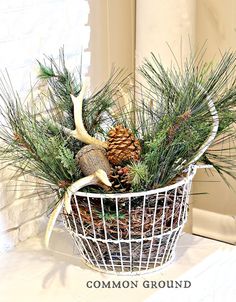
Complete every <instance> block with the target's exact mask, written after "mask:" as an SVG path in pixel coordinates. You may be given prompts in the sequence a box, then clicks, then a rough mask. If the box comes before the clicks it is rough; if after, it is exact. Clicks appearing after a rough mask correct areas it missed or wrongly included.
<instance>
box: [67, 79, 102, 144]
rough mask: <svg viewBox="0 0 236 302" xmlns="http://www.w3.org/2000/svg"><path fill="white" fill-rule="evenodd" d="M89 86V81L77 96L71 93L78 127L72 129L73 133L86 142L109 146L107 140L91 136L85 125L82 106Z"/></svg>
mask: <svg viewBox="0 0 236 302" xmlns="http://www.w3.org/2000/svg"><path fill="white" fill-rule="evenodd" d="M87 86H88V84H87V82H85V83H84V84H83V86H82V88H81V91H80V93H79V95H78V96H77V97H75V96H73V95H71V98H72V101H73V104H74V119H75V127H76V128H75V130H72V131H71V135H72V136H73V137H75V138H77V139H78V140H80V141H82V142H84V143H86V144H93V145H99V146H101V147H103V148H107V143H106V142H102V141H100V140H98V139H96V138H95V137H92V136H90V135H89V134H88V132H87V131H86V129H85V127H84V123H83V117H82V108H83V99H84V95H85V93H86V90H87Z"/></svg>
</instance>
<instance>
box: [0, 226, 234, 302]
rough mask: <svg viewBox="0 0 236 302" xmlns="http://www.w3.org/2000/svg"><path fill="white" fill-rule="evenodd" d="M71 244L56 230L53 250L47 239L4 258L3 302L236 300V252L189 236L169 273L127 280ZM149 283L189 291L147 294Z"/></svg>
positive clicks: (0, 273)
mask: <svg viewBox="0 0 236 302" xmlns="http://www.w3.org/2000/svg"><path fill="white" fill-rule="evenodd" d="M72 246H73V244H71V239H70V237H69V236H68V235H67V233H66V232H64V231H63V230H60V229H57V230H56V231H54V233H53V235H52V239H51V243H50V249H49V250H45V249H44V248H43V246H42V237H35V238H31V239H28V240H26V241H25V242H22V243H21V244H20V245H19V246H18V247H17V248H16V249H15V250H14V251H11V252H9V253H5V254H2V255H0V302H15V301H17V302H32V301H34V302H42V301H43V302H52V301H55V302H62V301H63V302H65V301H66V302H80V301H81V302H90V301H94V302H100V301H104V302H106V301H109V302H110V301H112V302H116V301H136V302H150V301H158V302H162V301H165V302H166V301H175V302H178V301H181V302H185V301H186V302H187V301H188V302H193V301H196V302H199V301H201V302H213V301H214V302H222V301H224V302H232V301H235V297H236V287H235V272H236V247H234V246H232V245H229V244H225V243H222V242H218V241H214V240H209V239H205V238H202V237H198V236H193V235H189V234H184V235H182V236H181V238H180V241H179V244H178V248H177V255H176V260H175V261H174V263H173V264H172V265H170V266H168V267H167V268H166V269H165V270H163V271H160V272H157V273H152V274H146V275H142V276H141V277H137V276H133V277H124V276H122V277H121V276H120V277H118V276H114V275H105V274H102V273H99V272H96V271H93V270H91V269H89V268H88V267H87V266H86V265H85V264H83V263H82V262H81V260H80V259H79V257H78V256H76V255H75V252H73V249H72ZM89 280H91V281H95V280H99V281H102V280H104V281H109V280H111V281H118V280H121V281H124V280H138V282H139V283H138V284H139V286H138V288H134V289H132V288H130V289H95V288H93V289H88V288H87V287H86V283H87V281H89ZM144 280H151V281H152V280H153V281H158V280H189V281H191V283H192V286H191V288H189V289H174V290H173V289H146V288H143V287H142V283H143V281H144Z"/></svg>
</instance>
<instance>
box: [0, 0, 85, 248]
mask: <svg viewBox="0 0 236 302" xmlns="http://www.w3.org/2000/svg"><path fill="white" fill-rule="evenodd" d="M88 14H89V4H88V2H87V1H86V0H40V1H36V0H21V1H19V0H6V1H3V0H2V1H0V21H1V26H0V69H1V70H3V69H4V68H7V70H8V71H9V73H10V76H11V79H12V82H13V85H14V87H15V88H16V89H17V90H18V91H19V92H20V93H21V95H23V96H24V95H25V94H26V91H27V90H28V88H29V87H30V78H32V81H34V79H35V77H36V74H37V64H36V59H41V60H42V59H43V54H47V55H54V56H55V57H56V56H57V55H58V50H59V48H60V47H61V46H63V45H64V47H65V53H66V57H67V59H68V65H69V66H75V65H79V63H80V53H81V50H82V49H84V53H83V66H84V73H86V72H87V70H88V66H89V61H90V54H89V52H88V51H86V48H87V47H88V43H89V36H90V28H89V26H87V25H86V24H87V22H88ZM26 188H27V187H26V186H24V188H23V190H22V188H21V183H20V182H15V181H13V182H11V183H9V172H6V171H2V173H1V175H0V251H4V250H7V249H9V248H11V247H12V246H13V245H15V244H16V243H17V242H19V241H21V240H25V239H26V238H28V237H30V236H33V235H35V234H37V233H38V232H40V231H41V230H42V229H43V228H44V226H45V216H44V215H42V213H44V212H45V210H46V209H47V206H48V204H47V201H46V200H40V199H38V198H37V199H35V198H34V199H33V198H30V197H26V195H28V194H29V193H30V192H31V191H32V190H31V191H28V190H26Z"/></svg>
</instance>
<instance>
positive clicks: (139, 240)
mask: <svg viewBox="0 0 236 302" xmlns="http://www.w3.org/2000/svg"><path fill="white" fill-rule="evenodd" d="M195 171H196V168H195V167H194V166H191V167H190V170H189V173H188V175H187V176H186V177H185V178H184V179H183V180H181V181H179V182H177V183H176V184H174V185H171V186H168V187H164V188H161V189H156V190H152V191H147V192H139V193H127V194H94V193H83V192H77V193H76V194H74V195H73V196H72V199H71V204H72V212H71V214H67V213H66V211H65V210H64V211H63V214H62V216H63V221H64V224H65V226H66V228H67V229H68V230H69V232H70V234H71V236H72V237H73V239H74V242H75V244H76V246H77V248H78V250H79V252H80V254H81V256H82V258H83V260H85V262H86V263H87V264H88V265H90V266H92V267H93V268H95V269H97V270H100V271H105V272H109V273H115V274H141V273H145V272H147V271H150V270H153V269H155V270H157V269H158V268H162V267H163V266H164V265H166V264H168V263H169V262H171V261H172V260H173V258H174V254H175V247H176V243H177V240H178V237H179V235H180V233H181V230H182V228H183V226H184V223H185V221H186V218H187V209H188V198H189V192H190V189H191V183H192V178H193V176H194V174H195Z"/></svg>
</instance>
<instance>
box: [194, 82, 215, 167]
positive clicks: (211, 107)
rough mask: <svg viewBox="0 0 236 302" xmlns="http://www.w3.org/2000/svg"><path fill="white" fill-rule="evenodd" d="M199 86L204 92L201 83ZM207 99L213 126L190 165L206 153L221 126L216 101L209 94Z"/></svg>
mask: <svg viewBox="0 0 236 302" xmlns="http://www.w3.org/2000/svg"><path fill="white" fill-rule="evenodd" d="M198 87H199V88H200V90H201V91H203V92H204V88H203V87H202V86H201V85H198ZM206 99H207V103H208V107H209V110H210V113H211V116H212V119H213V128H212V131H211V134H210V136H209V137H208V139H207V140H206V141H205V143H204V144H203V145H202V146H201V148H200V149H199V152H198V153H197V155H196V156H195V157H194V158H193V159H192V160H191V161H190V163H189V165H191V164H193V163H196V162H197V161H198V160H199V158H200V157H201V156H202V155H203V154H204V153H205V151H206V150H207V149H208V148H209V146H210V145H211V143H212V142H213V140H214V139H215V137H216V134H217V131H218V128H219V116H218V113H217V110H216V107H215V105H214V102H213V100H212V98H211V97H210V96H209V95H207V96H206Z"/></svg>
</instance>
